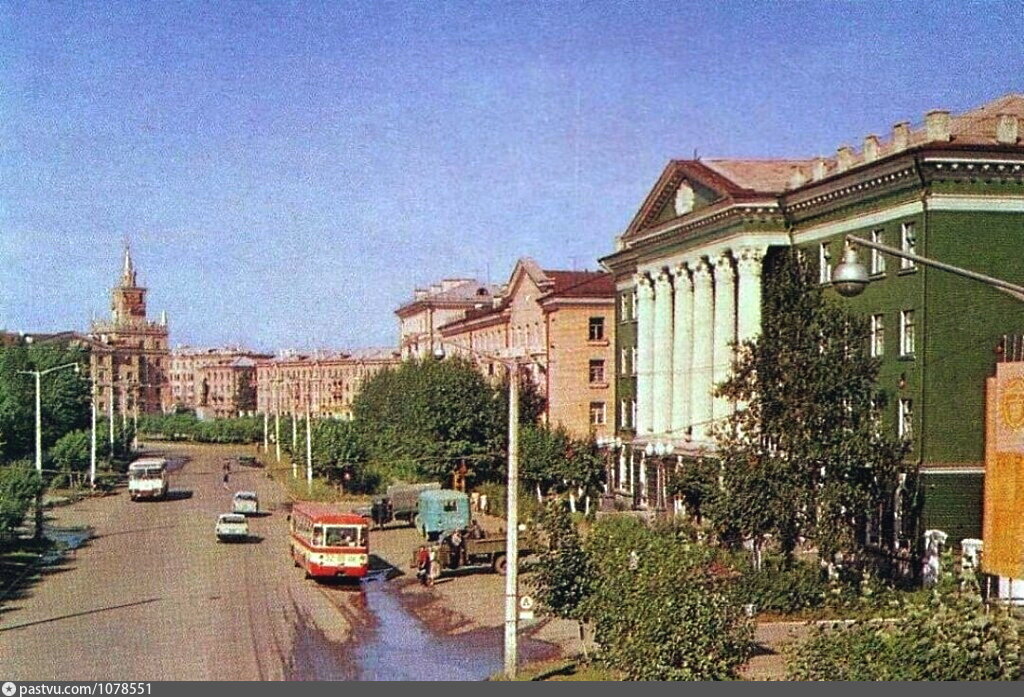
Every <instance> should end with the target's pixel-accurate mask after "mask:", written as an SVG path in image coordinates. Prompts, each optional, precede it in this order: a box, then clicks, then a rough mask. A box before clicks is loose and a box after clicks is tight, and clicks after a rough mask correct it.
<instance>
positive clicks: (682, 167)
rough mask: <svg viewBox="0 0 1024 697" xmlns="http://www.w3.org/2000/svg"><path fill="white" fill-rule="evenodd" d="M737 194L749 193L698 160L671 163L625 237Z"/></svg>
mask: <svg viewBox="0 0 1024 697" xmlns="http://www.w3.org/2000/svg"><path fill="white" fill-rule="evenodd" d="M737 193H746V192H745V190H744V189H743V188H742V187H739V186H737V185H736V184H735V183H734V182H732V181H730V180H729V179H727V178H726V177H724V176H722V175H721V174H720V173H718V172H716V171H715V170H713V169H711V168H710V167H707V166H706V165H704V164H702V163H701V162H700V161H699V160H672V161H671V162H669V164H668V166H666V167H665V169H664V171H663V172H662V173H661V177H659V178H658V181H657V183H656V184H655V185H654V188H653V189H651V192H650V193H649V194H648V195H647V198H646V199H645V200H644V203H643V205H642V206H641V207H640V210H639V211H638V212H637V214H636V216H635V217H634V218H633V221H632V222H631V223H630V225H629V228H628V229H627V230H626V236H627V237H629V236H632V235H636V234H638V233H639V232H641V231H642V230H646V229H648V228H652V227H656V226H658V225H660V224H662V223H664V222H667V221H669V220H672V219H674V218H679V217H682V216H684V215H688V214H690V213H692V212H694V211H699V210H700V209H702V208H706V207H708V206H711V205H713V204H715V203H719V202H720V201H724V200H730V199H732V198H733V197H734V196H735V195H736V194H737Z"/></svg>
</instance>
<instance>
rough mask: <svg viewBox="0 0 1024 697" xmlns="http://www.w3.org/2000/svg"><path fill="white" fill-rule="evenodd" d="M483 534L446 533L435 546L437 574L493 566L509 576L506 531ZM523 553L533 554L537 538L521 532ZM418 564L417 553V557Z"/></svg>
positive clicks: (521, 554) (500, 572) (520, 539)
mask: <svg viewBox="0 0 1024 697" xmlns="http://www.w3.org/2000/svg"><path fill="white" fill-rule="evenodd" d="M480 534H481V535H482V537H472V536H471V533H468V532H461V531H460V533H459V535H458V536H455V535H451V534H449V535H445V536H444V537H443V538H442V539H441V540H440V542H439V543H438V544H437V545H436V546H435V547H434V550H435V558H436V560H437V567H436V569H435V570H434V576H435V577H436V576H437V575H439V574H443V573H444V572H445V571H446V570H453V569H460V568H463V567H473V566H478V567H490V569H491V571H493V572H494V573H498V574H501V575H502V576H504V575H505V572H506V571H507V570H508V558H507V556H506V552H507V548H506V545H507V540H506V537H505V535H504V531H502V533H499V534H497V535H488V534H486V533H484V532H483V531H480ZM518 542H519V544H518V547H519V556H520V557H525V556H526V555H528V554H531V553H532V552H533V551H534V549H535V547H536V545H535V544H534V543H533V540H532V539H530V538H528V537H526V536H523V535H522V533H520V537H519V538H518ZM413 559H414V562H413V565H414V566H415V555H414V557H413Z"/></svg>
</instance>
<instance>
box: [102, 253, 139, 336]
mask: <svg viewBox="0 0 1024 697" xmlns="http://www.w3.org/2000/svg"><path fill="white" fill-rule="evenodd" d="M110 309H111V312H112V317H111V319H112V320H113V321H114V323H115V324H122V325H127V324H133V323H137V322H145V321H146V289H145V288H142V287H140V286H139V284H138V281H137V276H136V273H135V264H134V263H133V262H132V250H131V247H129V246H128V244H127V243H125V245H124V263H123V265H122V268H121V278H120V280H119V281H118V282H117V285H116V286H114V288H113V290H112V292H111V304H110Z"/></svg>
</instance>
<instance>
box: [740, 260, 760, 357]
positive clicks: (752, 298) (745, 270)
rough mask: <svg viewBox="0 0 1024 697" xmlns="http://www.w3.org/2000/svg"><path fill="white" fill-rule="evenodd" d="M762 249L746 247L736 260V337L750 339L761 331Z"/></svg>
mask: <svg viewBox="0 0 1024 697" xmlns="http://www.w3.org/2000/svg"><path fill="white" fill-rule="evenodd" d="M762 259H764V250H763V249H758V248H756V247H746V248H744V249H743V250H742V251H741V252H740V255H739V258H738V259H737V260H736V269H737V271H738V272H739V283H738V290H737V297H736V314H737V319H736V338H737V340H738V341H741V342H742V341H752V340H753V339H755V338H757V335H758V334H760V333H761V260H762Z"/></svg>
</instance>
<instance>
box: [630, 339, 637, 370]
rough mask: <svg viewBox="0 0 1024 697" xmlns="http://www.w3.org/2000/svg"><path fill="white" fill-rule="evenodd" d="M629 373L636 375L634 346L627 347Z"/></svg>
mask: <svg viewBox="0 0 1024 697" xmlns="http://www.w3.org/2000/svg"><path fill="white" fill-rule="evenodd" d="M629 374H630V375H636V346H633V347H632V348H630V349H629Z"/></svg>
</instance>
